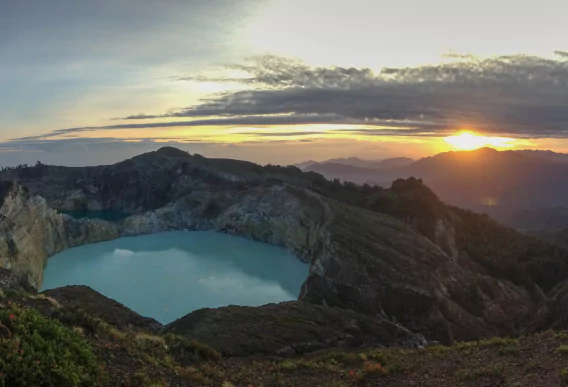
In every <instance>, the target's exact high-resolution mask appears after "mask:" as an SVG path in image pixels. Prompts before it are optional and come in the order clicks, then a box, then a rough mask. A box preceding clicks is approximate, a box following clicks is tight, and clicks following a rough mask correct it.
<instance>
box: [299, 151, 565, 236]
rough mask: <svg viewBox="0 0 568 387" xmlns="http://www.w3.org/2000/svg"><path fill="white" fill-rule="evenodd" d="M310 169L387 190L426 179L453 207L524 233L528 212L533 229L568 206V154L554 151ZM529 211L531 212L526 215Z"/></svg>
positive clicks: (457, 154)
mask: <svg viewBox="0 0 568 387" xmlns="http://www.w3.org/2000/svg"><path fill="white" fill-rule="evenodd" d="M345 160H351V158H349V159H345ZM305 169H306V170H312V171H315V172H318V173H321V174H322V175H324V176H326V177H327V178H339V179H341V180H347V181H353V182H356V183H359V184H363V183H375V184H379V185H384V186H388V185H390V183H391V182H392V181H393V180H395V179H397V178H408V177H411V176H414V177H417V178H421V179H423V180H424V182H425V183H426V184H427V185H428V186H429V187H431V188H432V189H433V191H434V192H435V193H436V194H437V195H439V197H440V198H441V199H442V200H444V201H445V202H447V203H448V204H452V205H456V206H459V207H464V208H468V209H471V210H474V211H480V212H486V213H488V214H489V215H491V216H492V217H494V218H496V219H497V220H499V221H501V222H503V223H506V224H508V225H511V226H513V227H518V228H519V229H531V228H533V227H530V226H531V225H530V222H531V221H530V219H529V218H530V217H529V215H527V214H532V215H531V217H532V218H533V219H535V220H534V222H535V223H538V224H535V225H534V226H535V227H537V228H540V227H542V226H543V225H544V226H546V225H547V223H549V222H548V221H547V220H545V219H547V215H546V214H547V213H548V214H549V213H550V212H554V210H553V209H552V210H551V208H555V207H568V195H567V194H566V193H567V192H568V155H567V154H562V153H555V152H551V151H535V150H520V151H497V150H495V149H492V148H481V149H477V150H474V151H452V152H444V153H439V154H437V155H435V156H431V157H425V158H422V159H420V160H417V161H415V162H413V163H410V164H408V165H403V166H400V167H393V168H384V169H379V168H362V167H356V166H352V165H345V164H340V163H327V164H326V163H317V164H311V165H308V166H307V167H305ZM525 210H531V212H529V213H527V212H525V213H524V215H523V213H522V211H525ZM519 212H521V213H519ZM541 212H542V213H541ZM540 213H541V214H540ZM536 214H539V215H536ZM559 217H560V218H561V219H558V218H559ZM538 219H540V220H538ZM548 219H551V218H550V217H548ZM565 221H566V222H568V218H567V219H566V220H564V217H563V216H562V214H559V216H557V217H556V218H555V219H554V221H552V220H551V221H550V226H549V228H550V229H557V228H558V227H559V225H560V226H562V225H563V224H564V222H565Z"/></svg>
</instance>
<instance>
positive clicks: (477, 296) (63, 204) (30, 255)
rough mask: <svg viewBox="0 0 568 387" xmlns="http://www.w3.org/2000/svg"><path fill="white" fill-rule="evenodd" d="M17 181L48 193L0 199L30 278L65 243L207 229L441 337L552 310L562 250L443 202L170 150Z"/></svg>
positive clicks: (317, 293) (514, 327)
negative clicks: (274, 248) (367, 193)
mask: <svg viewBox="0 0 568 387" xmlns="http://www.w3.org/2000/svg"><path fill="white" fill-rule="evenodd" d="M50 168H53V167H50ZM263 173H264V175H263ZM81 176H82V177H81ZM78 177H81V178H79V179H78ZM77 179H78V180H77ZM411 183H412V182H411ZM21 184H24V185H26V186H27V187H30V189H31V190H33V192H35V193H39V194H42V195H45V196H46V197H47V202H46V200H44V199H41V198H40V197H37V196H33V195H30V194H28V193H27V191H26V190H25V189H23V188H21V187H18V186H11V188H10V189H9V195H7V196H6V198H5V200H4V203H3V204H2V207H1V208H0V214H1V215H2V216H3V218H2V221H1V227H2V230H0V238H2V239H0V249H1V250H0V257H1V258H0V259H1V261H0V266H3V267H9V268H12V269H13V270H14V271H16V272H18V273H19V274H20V275H21V276H22V277H24V278H26V280H27V281H28V283H29V284H31V285H32V286H35V287H37V286H38V285H39V284H40V283H41V271H42V268H43V265H44V264H45V260H46V258H47V257H48V256H50V255H52V254H54V253H57V252H59V251H61V250H63V249H65V248H68V247H72V246H76V245H79V244H84V243H90V242H96V241H101V240H106V239H111V238H116V237H119V236H128V235H140V234H147V233H154V232H160V231H169V230H217V231H221V232H227V233H231V234H235V235H240V236H244V237H247V238H251V239H254V240H258V241H263V242H268V243H272V244H276V245H280V246H283V247H285V248H287V249H288V250H289V251H291V252H293V253H295V254H296V255H297V256H298V257H299V258H300V259H302V260H303V261H305V262H308V263H309V265H310V274H309V277H308V279H307V280H306V282H305V283H304V286H303V288H302V292H301V295H300V300H301V301H304V302H309V303H315V304H321V305H327V306H334V307H339V308H343V309H349V310H353V311H356V312H361V313H365V314H368V315H371V316H373V315H374V316H380V317H381V318H383V319H386V320H388V321H392V322H394V323H396V324H400V325H402V326H404V327H405V328H407V329H409V330H411V331H413V332H419V333H422V334H424V335H425V336H426V337H427V338H428V339H430V340H437V341H441V342H444V343H451V342H453V341H455V340H460V341H461V340H470V339H478V338H482V337H489V336H494V335H506V334H513V335H514V334H517V333H522V332H523V331H524V330H526V329H529V327H532V325H531V319H532V315H533V314H534V313H535V312H536V311H537V310H541V313H540V315H543V314H545V312H546V313H549V312H548V311H550V310H552V309H553V307H554V306H553V305H552V304H550V301H548V299H549V297H550V296H551V294H552V293H551V294H549V293H550V292H548V291H547V289H549V288H552V287H554V285H555V284H557V283H559V282H560V280H561V277H562V275H558V273H563V271H564V270H568V267H567V266H566V262H565V257H564V256H565V255H566V254H564V255H562V254H560V255H558V254H557V253H555V252H554V250H553V249H550V248H549V247H547V246H544V247H543V246H540V245H537V247H536V248H535V247H534V246H533V245H532V244H531V243H530V241H528V242H527V241H526V240H525V239H523V238H524V237H523V236H521V235H519V234H517V233H515V232H514V231H513V230H509V229H505V228H502V227H501V226H498V225H493V224H492V223H490V222H489V221H487V220H483V219H482V220H479V219H478V218H479V216H478V215H475V214H473V215H468V214H465V213H464V214H462V213H460V212H458V211H454V210H452V209H449V208H447V207H445V206H444V205H443V204H442V203H434V204H435V206H436V207H435V208H434V209H435V210H434V211H430V212H428V218H427V219H422V220H420V219H419V220H418V221H417V222H414V221H408V220H407V219H405V220H404V221H403V220H402V219H400V218H395V217H393V216H389V215H386V214H383V213H377V212H372V211H369V210H367V209H364V208H361V207H357V206H353V205H349V204H346V203H345V202H342V201H337V200H334V199H332V198H331V197H330V196H326V195H320V194H317V193H315V192H313V191H311V190H309V189H306V188H303V187H302V186H301V185H295V184H293V183H290V182H284V181H281V180H278V179H272V178H271V176H268V177H267V176H266V172H265V171H264V172H263V169H262V167H259V166H255V165H254V164H250V163H244V162H237V161H232V160H208V159H203V158H200V157H197V156H190V155H187V154H185V153H183V152H182V153H181V154H180V153H177V152H173V151H171V150H167V151H162V152H156V153H155V154H151V155H145V156H140V157H138V158H135V159H132V160H129V161H126V162H123V163H120V164H118V165H116V166H109V167H98V168H79V169H70V170H69V171H68V172H65V169H61V168H60V169H48V170H47V172H46V173H44V174H42V175H41V176H37V177H33V178H29V179H27V180H26V179H24V180H22V181H21ZM412 184H414V183H412ZM411 188H412V187H411ZM420 189H422V188H420ZM397 194H400V195H405V193H404V192H402V193H397ZM418 197H419V199H420V198H422V196H420V194H418ZM78 198H80V200H79V199H78ZM403 199H404V198H403ZM405 200H406V199H405ZM47 203H49V204H50V206H53V207H55V208H57V209H65V210H76V209H85V208H87V209H103V210H119V211H126V212H135V213H134V214H133V215H132V216H130V217H128V218H126V219H125V220H122V221H119V222H116V223H109V222H104V221H100V220H88V219H83V220H75V219H72V218H69V217H67V216H65V215H61V214H59V213H57V212H55V211H54V210H52V209H50V208H49V207H50V206H48V204H47ZM426 204H427V205H428V203H426ZM438 207H439V208H442V209H443V211H442V212H440V214H441V215H440V216H438V215H436V214H437V211H438V210H437V209H436V208H438ZM419 208H420V207H419ZM403 210H406V209H405V208H403ZM405 213H408V211H406V212H405ZM432 214H434V215H432ZM469 218H472V219H474V221H472V220H471V219H469ZM470 236H471V238H470ZM502 250H503V251H505V253H504V252H503V251H502ZM555 254H556V255H555ZM543 256H544V257H545V258H546V261H545V262H546V265H544V267H545V268H546V269H542V268H540V265H539V262H540V260H539V259H540V258H541V257H543ZM566 256H568V255H566ZM535 257H536V258H538V259H535ZM548 272H550V273H552V274H550V275H549V274H547V273H548ZM533 274H534V278H532V276H533ZM549 278H550V279H551V280H550V281H553V282H554V281H555V282H554V283H550V284H549V283H547V279H549ZM543 308H544V309H543ZM544 320H545V319H543V320H542V321H544ZM543 324H544V325H546V324H545V323H542V324H540V325H538V326H539V329H540V327H541V326H542V325H543ZM533 325H534V324H533ZM531 329H532V328H531ZM542 329H544V328H542Z"/></svg>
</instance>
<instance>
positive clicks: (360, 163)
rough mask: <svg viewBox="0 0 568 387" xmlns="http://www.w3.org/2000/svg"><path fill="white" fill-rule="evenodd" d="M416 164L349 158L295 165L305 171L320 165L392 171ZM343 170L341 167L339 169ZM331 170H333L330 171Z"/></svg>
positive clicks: (396, 159) (395, 159)
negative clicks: (339, 165)
mask: <svg viewBox="0 0 568 387" xmlns="http://www.w3.org/2000/svg"><path fill="white" fill-rule="evenodd" d="M413 162H414V160H413V159H411V158H408V157H392V158H387V159H383V160H365V159H360V158H358V157H347V158H335V159H329V160H325V161H320V162H317V161H313V160H310V161H304V162H302V163H298V164H295V166H296V167H298V168H300V169H305V170H313V171H315V168H317V166H318V165H330V164H331V165H338V164H341V165H348V166H353V167H357V168H365V169H391V168H398V167H405V166H407V165H410V164H412V163H413ZM338 168H341V167H338ZM330 170H331V169H330Z"/></svg>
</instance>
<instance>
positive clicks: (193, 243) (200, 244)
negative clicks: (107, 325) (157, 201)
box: [41, 231, 308, 324]
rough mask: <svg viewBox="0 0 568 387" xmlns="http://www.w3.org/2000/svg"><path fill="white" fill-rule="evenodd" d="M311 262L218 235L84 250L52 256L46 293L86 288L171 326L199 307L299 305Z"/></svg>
mask: <svg viewBox="0 0 568 387" xmlns="http://www.w3.org/2000/svg"><path fill="white" fill-rule="evenodd" d="M307 277H308V265H307V264H306V263H303V262H301V261H300V260H299V259H298V258H296V257H295V256H294V255H292V254H290V253H288V252H287V251H286V250H285V249H283V248H281V247H278V246H273V245H269V244H266V243H261V242H256V241H252V240H248V239H245V238H241V237H236V236H232V235H227V234H223V233H218V232H214V231H172V232H164V233H158V234H152V235H144V236H136V237H124V238H119V239H116V240H113V241H108V242H101V243H95V244H90V245H84V246H80V247H75V248H72V249H69V250H66V251H64V252H62V253H60V254H57V255H54V256H53V257H51V258H49V259H48V261H47V265H46V267H45V271H44V279H43V285H42V289H41V290H47V289H53V288H58V287H62V286H67V285H87V286H90V287H91V288H93V289H94V290H96V291H98V292H99V293H101V294H103V295H105V296H106V297H109V298H112V299H114V300H116V301H118V302H120V303H122V304H124V305H125V306H127V307H128V308H130V309H132V310H134V311H135V312H137V313H139V314H141V315H143V316H146V317H151V318H154V319H156V320H157V321H159V322H160V323H162V324H168V323H170V322H172V321H174V320H176V319H178V318H180V317H182V316H185V315H186V314H188V313H190V312H192V311H195V310H197V309H201V308H217V307H221V306H227V305H246V306H259V305H264V304H268V303H273V302H282V301H290V300H296V299H297V298H298V295H299V293H300V289H301V287H302V284H303V282H304V281H305V280H306V278H307Z"/></svg>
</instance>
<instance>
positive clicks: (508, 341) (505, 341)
mask: <svg viewBox="0 0 568 387" xmlns="http://www.w3.org/2000/svg"><path fill="white" fill-rule="evenodd" d="M518 342H519V339H515V338H510V337H492V338H490V339H485V340H479V341H468V342H461V343H458V344H456V345H455V348H456V349H469V348H476V347H501V346H516V345H517V344H518Z"/></svg>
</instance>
